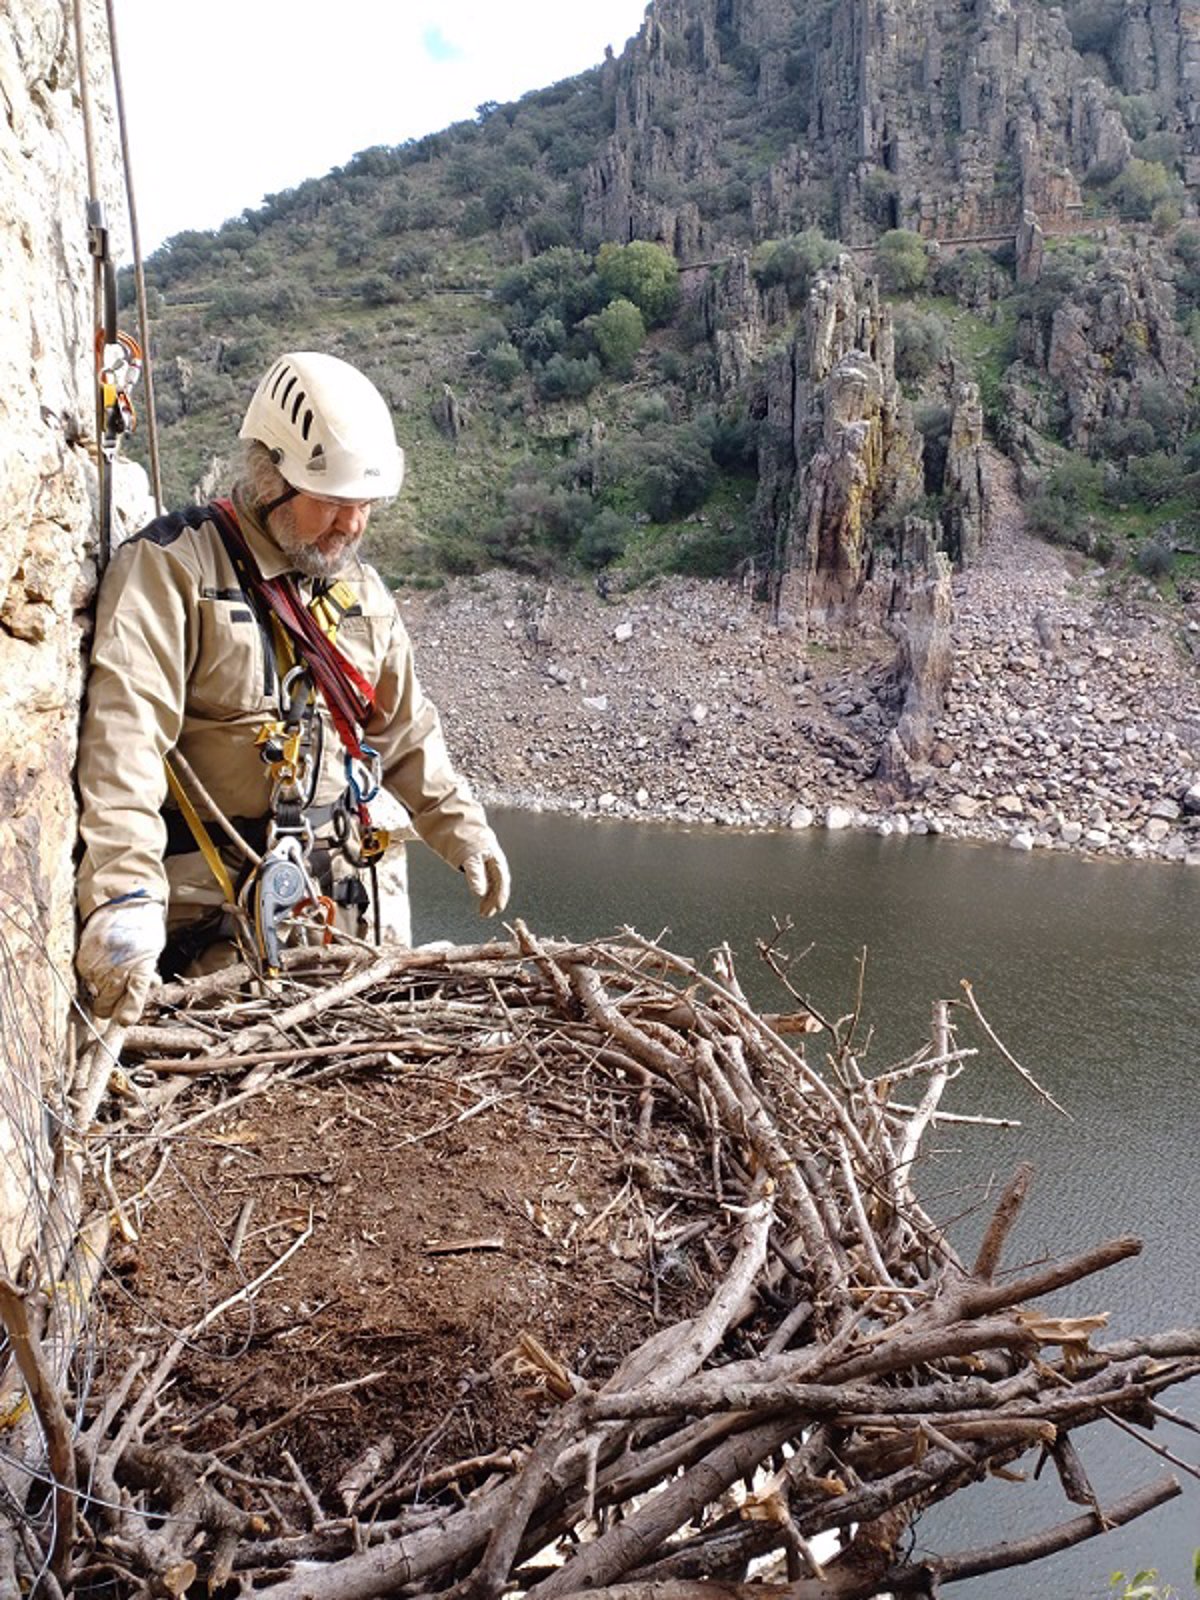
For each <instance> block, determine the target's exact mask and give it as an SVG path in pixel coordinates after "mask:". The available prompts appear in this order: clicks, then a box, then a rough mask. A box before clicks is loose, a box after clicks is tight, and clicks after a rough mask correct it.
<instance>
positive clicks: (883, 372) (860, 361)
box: [756, 256, 923, 614]
mask: <svg viewBox="0 0 1200 1600" xmlns="http://www.w3.org/2000/svg"><path fill="white" fill-rule="evenodd" d="M762 404H763V407H764V410H765V420H764V427H763V444H762V446H761V451H760V459H759V494H758V502H757V507H756V514H757V516H758V519H759V525H760V527H761V528H762V530H763V542H764V547H765V550H766V554H767V557H768V564H769V567H770V570H771V571H772V572H773V573H774V574H776V575H778V577H779V581H780V582H781V583H782V585H783V590H781V593H780V597H779V598H780V601H781V603H783V604H787V605H790V606H794V607H795V608H796V609H797V610H799V611H803V612H804V613H806V614H814V613H815V614H819V613H821V612H822V611H823V610H826V609H828V608H830V607H837V608H840V607H843V606H845V605H846V604H847V603H848V602H850V601H851V600H852V599H853V598H854V597H855V596H856V595H857V594H858V593H859V592H860V590H861V589H862V586H863V583H864V582H865V580H866V578H867V576H868V573H869V568H870V561H871V544H870V537H869V535H870V529H871V524H872V522H873V521H874V520H875V518H876V517H877V516H878V515H879V514H880V513H881V512H882V511H883V510H884V508H885V507H887V506H892V505H906V504H908V503H910V502H912V501H914V500H916V499H917V498H918V496H919V495H920V493H921V488H922V482H923V475H922V459H921V458H922V447H921V442H920V438H919V436H918V434H917V432H916V429H915V428H914V426H913V422H912V418H911V416H910V414H909V408H908V406H907V404H906V403H905V401H904V399H903V397H902V395H901V393H900V389H899V385H898V384H897V382H896V371H895V355H894V348H893V336H892V322H891V314H890V312H889V311H888V309H887V308H886V307H884V306H881V305H880V302H879V295H878V291H877V289H876V287H875V285H874V283H872V282H869V281H867V280H864V279H863V277H862V275H861V274H860V273H859V271H858V270H857V268H856V267H855V266H854V264H853V262H852V261H851V260H850V258H849V256H843V257H842V258H841V260H840V261H839V263H838V265H837V267H836V268H834V269H832V270H830V271H829V272H826V273H824V274H823V275H822V276H821V277H820V278H818V280H817V282H816V284H815V285H814V287H813V290H812V294H811V297H810V300H809V306H808V313H807V316H806V318H805V320H804V321H803V322H802V323H801V324H800V325H799V326H798V327H797V329H796V332H795V334H794V335H793V338H792V340H791V343H790V345H789V347H788V349H787V350H786V351H784V352H783V353H782V354H781V355H779V356H777V357H776V358H775V359H774V360H773V361H771V362H769V363H768V365H767V369H766V377H765V380H764V394H763V401H762ZM785 591H786V592H785Z"/></svg>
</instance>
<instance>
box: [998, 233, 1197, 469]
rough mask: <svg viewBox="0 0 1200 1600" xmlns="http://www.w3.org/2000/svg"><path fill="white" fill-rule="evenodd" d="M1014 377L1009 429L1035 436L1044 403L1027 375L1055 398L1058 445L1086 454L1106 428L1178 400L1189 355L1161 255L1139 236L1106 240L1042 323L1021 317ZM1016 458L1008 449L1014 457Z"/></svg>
mask: <svg viewBox="0 0 1200 1600" xmlns="http://www.w3.org/2000/svg"><path fill="white" fill-rule="evenodd" d="M1018 353H1019V356H1020V358H1021V367H1019V368H1017V369H1014V370H1013V372H1012V373H1010V376H1009V382H1008V392H1009V399H1010V408H1009V409H1010V418H1009V422H1010V424H1011V426H1012V427H1013V428H1019V427H1020V425H1021V424H1022V423H1028V424H1030V425H1032V426H1034V427H1039V428H1041V429H1043V430H1045V429H1046V428H1047V426H1048V423H1047V419H1046V418H1045V417H1044V416H1041V415H1039V408H1042V407H1044V406H1045V404H1046V401H1047V396H1046V393H1045V390H1044V387H1043V391H1042V392H1041V393H1040V394H1039V393H1038V384H1037V379H1036V378H1035V380H1034V382H1033V383H1032V384H1031V383H1029V382H1028V381H1027V378H1028V374H1029V371H1030V369H1032V372H1033V373H1034V374H1036V375H1039V376H1040V377H1041V379H1042V380H1043V385H1044V381H1045V380H1046V379H1049V380H1050V383H1051V385H1052V392H1053V394H1054V395H1056V396H1057V397H1059V400H1060V403H1061V406H1062V408H1063V409H1064V412H1065V416H1064V418H1063V421H1062V428H1061V431H1062V433H1063V436H1064V438H1065V441H1066V443H1068V444H1069V445H1071V446H1072V448H1074V449H1077V450H1087V449H1089V448H1091V447H1093V446H1095V445H1096V444H1098V443H1099V442H1101V437H1100V436H1099V430H1101V429H1102V427H1103V425H1104V424H1106V423H1112V422H1123V421H1128V420H1135V419H1137V418H1138V417H1141V416H1143V415H1144V414H1145V413H1146V411H1147V409H1148V408H1149V407H1150V406H1151V405H1152V404H1153V403H1154V401H1155V399H1156V397H1158V396H1160V395H1161V394H1163V393H1165V392H1168V391H1169V392H1171V393H1174V394H1178V395H1180V396H1183V395H1186V394H1187V393H1188V391H1189V390H1190V389H1191V387H1192V385H1193V384H1194V382H1195V380H1196V372H1197V361H1196V352H1195V348H1194V346H1193V345H1192V343H1191V341H1190V340H1189V339H1188V337H1187V336H1186V333H1185V332H1184V330H1183V329H1182V328H1181V327H1180V325H1179V323H1178V321H1177V319H1176V316H1175V289H1174V286H1173V284H1172V282H1171V271H1170V268H1169V266H1168V264H1167V262H1166V260H1165V259H1164V256H1163V251H1162V246H1161V245H1160V244H1159V243H1158V241H1156V240H1155V239H1153V238H1151V237H1150V236H1149V235H1143V236H1137V235H1135V236H1134V237H1133V238H1125V237H1122V236H1121V235H1120V234H1116V233H1114V234H1113V235H1112V236H1111V237H1110V238H1107V239H1106V240H1105V242H1104V248H1103V253H1102V254H1101V255H1100V256H1099V258H1098V259H1097V260H1096V261H1095V263H1094V264H1093V265H1092V266H1090V267H1089V268H1087V269H1086V270H1083V271H1081V273H1080V280H1079V282H1078V284H1077V285H1076V286H1075V288H1074V289H1073V290H1072V291H1071V292H1070V293H1069V294H1067V295H1066V296H1065V297H1064V298H1063V299H1062V300H1061V302H1060V303H1059V304H1058V305H1057V306H1056V307H1055V309H1054V311H1053V314H1052V316H1050V317H1049V318H1046V317H1044V316H1043V317H1038V316H1036V315H1030V316H1026V317H1025V318H1024V319H1023V320H1022V323H1021V327H1020V331H1019V338H1018ZM1016 453H1017V454H1018V455H1020V450H1019V448H1018V450H1017V452H1016Z"/></svg>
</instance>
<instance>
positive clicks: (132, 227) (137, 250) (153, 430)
mask: <svg viewBox="0 0 1200 1600" xmlns="http://www.w3.org/2000/svg"><path fill="white" fill-rule="evenodd" d="M104 3H105V9H106V12H107V15H108V50H109V55H110V56H111V58H112V72H113V91H114V94H115V98H116V105H117V128H118V130H119V132H120V136H121V165H122V167H123V168H124V172H125V207H126V210H127V211H128V213H129V242H130V244H131V245H132V247H133V282H134V288H135V289H136V291H137V307H138V333H139V334H140V335H141V339H142V381H143V382H144V383H145V385H146V427H147V435H148V438H149V444H150V488H151V490H152V491H153V494H154V508H155V510H156V511H157V513H158V515H159V516H160V517H161V516H162V513H163V494H162V471H161V469H160V466H159V456H158V416H157V413H156V411H155V408H154V371H153V368H152V367H151V364H150V315H149V312H148V311H147V309H146V274H145V270H144V267H143V264H142V241H141V235H140V233H139V231H138V215H137V200H136V197H135V195H134V188H133V162H132V160H131V158H130V154H129V129H128V126H127V124H126V121H125V89H124V83H123V80H122V77H121V52H120V50H119V48H118V45H117V16H116V6H115V3H114V0H104Z"/></svg>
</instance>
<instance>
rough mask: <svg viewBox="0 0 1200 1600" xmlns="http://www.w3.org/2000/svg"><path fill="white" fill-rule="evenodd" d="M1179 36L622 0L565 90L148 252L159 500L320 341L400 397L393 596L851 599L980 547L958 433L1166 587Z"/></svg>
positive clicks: (1189, 577) (1178, 502) (1045, 525)
mask: <svg viewBox="0 0 1200 1600" xmlns="http://www.w3.org/2000/svg"><path fill="white" fill-rule="evenodd" d="M1198 22H1200V18H1198V14H1197V8H1196V7H1194V6H1192V5H1190V4H1186V3H1184V0H1136V3H1133V4H1122V3H1117V0H1069V3H1068V4H1066V5H1064V6H1049V5H1045V4H1042V3H1040V0H979V3H978V4H975V5H972V6H969V7H963V6H961V5H959V4H957V3H951V0H905V3H904V4H903V5H901V4H899V3H898V0H877V3H873V4H870V5H868V4H865V3H855V4H852V5H833V4H831V3H829V0H656V3H655V4H653V5H652V6H651V7H650V8H649V11H648V13H647V18H646V22H645V25H644V26H643V28H642V30H641V32H640V34H639V35H638V37H637V38H636V39H634V40H633V41H631V43H630V44H629V46H628V47H627V49H626V50H625V52H624V53H623V54H622V56H621V57H619V58H616V57H612V56H610V57H609V59H607V60H606V61H605V62H604V63H603V64H601V65H600V66H598V67H597V68H596V69H595V70H594V71H592V72H589V73H585V74H583V75H582V76H581V77H579V78H577V79H572V80H568V81H566V82H564V83H561V84H557V85H554V86H552V87H550V88H548V89H546V90H543V91H539V92H538V93H535V94H532V95H529V96H526V97H525V98H524V99H523V100H521V101H519V102H517V103H516V104H514V105H508V106H495V105H489V106H483V107H481V108H480V110H479V115H478V117H477V118H476V119H474V120H472V121H470V122H467V123H462V124H458V125H455V126H454V127H451V128H449V129H447V130H446V131H445V132H444V133H442V134H438V135H434V136H431V137H429V138H426V139H422V140H420V141H416V142H415V143H411V144H408V145H402V146H397V147H394V148H379V149H374V150H368V151H364V152H362V153H361V154H360V155H358V156H356V157H355V158H354V159H353V160H352V161H351V162H349V163H348V164H347V165H346V166H345V167H344V168H340V169H338V170H336V171H334V172H332V173H330V174H328V175H327V176H326V177H323V178H313V179H311V180H309V181H308V182H306V183H304V184H302V185H301V186H300V187H299V188H298V189H296V190H292V191H288V192H286V193H283V194H280V195H274V196H270V197H269V198H268V200H267V202H266V203H265V204H264V205H263V206H262V207H260V208H258V209H256V210H253V211H248V212H246V213H245V214H244V215H243V216H241V217H240V218H237V219H234V220H233V221H231V222H229V223H227V224H226V225H225V227H223V228H222V229H220V230H218V231H217V232H216V233H213V234H205V233H189V234H183V235H180V236H178V237H177V238H176V239H174V240H172V241H170V243H169V244H168V245H167V246H165V247H164V248H163V249H162V250H161V251H159V252H158V254H157V255H156V256H155V257H154V258H153V260H152V261H151V263H150V274H149V275H150V281H151V284H152V285H153V287H152V290H151V299H152V301H153V310H154V314H155V330H156V331H155V339H156V345H157V350H158V357H159V393H160V396H161V405H162V414H163V422H164V433H165V442H166V457H167V462H168V490H169V495H170V497H171V498H172V499H175V500H179V499H186V498H190V497H191V496H192V494H193V491H199V492H207V491H208V490H209V489H210V488H211V487H212V486H214V485H215V484H216V483H218V482H219V481H220V480H221V476H222V470H223V469H222V466H221V457H222V454H223V452H225V451H226V450H227V448H228V444H229V440H230V438H231V436H232V434H233V432H234V431H235V429H234V424H235V422H236V419H237V417H238V414H239V411H240V409H241V407H242V406H243V404H244V402H245V398H246V396H247V394H248V393H249V391H250V389H251V388H252V386H253V383H254V381H255V379H256V377H257V375H258V373H259V371H260V370H261V368H262V367H263V366H264V365H265V364H266V362H267V361H269V359H270V358H271V356H272V354H273V353H274V352H275V351H276V350H277V349H278V348H279V347H280V346H281V345H288V344H312V343H317V344H319V345H321V346H322V347H324V348H328V349H331V350H333V351H335V352H336V353H339V354H342V355H344V356H346V357H347V358H349V359H351V360H353V361H356V362H358V363H359V364H360V365H362V366H364V367H365V368H366V369H367V370H368V371H369V372H370V373H371V374H372V376H373V377H375V378H376V380H377V381H378V382H379V383H380V386H381V387H382V388H383V390H384V392H385V393H386V394H387V395H388V397H389V399H390V400H391V401H392V403H393V405H394V406H395V407H396V409H397V412H398V413H399V415H400V419H401V427H402V431H403V433H404V435H405V442H406V444H407V445H408V447H409V450H410V457H411V461H412V466H413V470H412V475H411V480H410V487H409V488H408V489H406V492H405V495H404V496H403V497H402V499H401V500H400V502H398V503H397V505H396V506H395V507H394V508H391V509H390V510H389V511H388V512H386V513H385V514H384V515H383V516H382V517H381V518H379V519H378V523H379V535H378V543H377V547H376V549H377V555H378V557H379V559H380V561H381V563H382V565H383V566H384V568H385V570H386V571H387V572H388V573H389V574H390V575H391V576H392V577H393V578H397V579H398V578H401V577H404V576H409V577H414V578H417V579H420V580H421V581H434V580H435V579H436V578H437V577H438V575H439V574H444V573H455V572H457V573H463V572H471V571H481V570H485V569H486V568H488V567H490V566H493V565H502V566H508V567H510V568H514V569H516V570H518V571H523V572H526V573H531V574H545V573H549V572H552V571H567V572H571V571H574V572H579V571H603V572H606V574H607V581H608V582H609V584H610V586H616V587H622V586H624V587H628V586H634V585H636V584H637V583H639V582H643V581H645V580H646V579H647V578H650V577H653V576H655V575H662V574H671V573H679V574H688V575H725V574H728V573H731V572H734V571H746V570H750V569H751V568H752V569H753V572H754V576H755V584H756V592H757V593H758V594H759V595H760V596H761V597H764V598H769V599H771V600H772V601H773V602H774V603H775V604H776V605H778V604H780V603H782V601H783V598H784V596H785V595H788V596H789V597H790V598H789V603H791V604H792V605H798V604H802V605H804V606H808V607H812V606H816V607H818V608H827V607H828V606H829V605H846V604H857V603H858V602H859V600H860V598H861V596H862V594H863V591H864V586H866V587H869V586H870V584H871V583H872V582H875V581H876V580H878V584H877V587H878V586H879V584H882V586H883V588H885V589H886V588H887V586H888V585H889V584H890V582H891V578H890V576H889V574H890V573H891V572H893V571H894V570H897V569H912V570H915V569H916V568H921V569H922V570H925V569H926V568H927V557H928V556H929V555H931V554H932V553H934V552H936V551H939V550H940V551H942V552H944V553H945V554H947V555H948V556H949V557H950V558H951V559H952V560H953V561H955V562H956V563H959V564H961V563H963V562H964V561H967V562H969V561H970V560H971V559H972V558H973V556H975V555H977V554H978V550H979V538H980V531H981V527H982V522H981V514H982V499H983V497H984V495H985V494H986V484H985V483H984V481H983V479H982V478H981V476H980V474H979V471H978V460H979V457H978V449H979V446H980V444H981V442H982V440H983V438H984V437H985V436H990V437H991V438H992V439H994V440H996V441H997V442H999V444H1000V445H1001V446H1002V448H1003V449H1004V450H1005V451H1007V452H1008V453H1009V454H1010V456H1011V457H1012V458H1013V459H1014V461H1016V463H1017V464H1018V466H1019V468H1020V471H1021V488H1022V493H1023V494H1024V495H1025V496H1026V497H1027V498H1028V499H1029V500H1030V502H1031V509H1032V511H1033V515H1034V524H1035V526H1036V527H1037V528H1039V529H1040V530H1041V531H1043V532H1045V533H1047V534H1050V535H1052V536H1053V537H1056V538H1058V539H1060V540H1062V541H1063V542H1066V543H1072V544H1075V545H1077V546H1078V547H1080V548H1081V549H1083V550H1085V551H1086V552H1088V553H1089V554H1091V555H1094V556H1098V557H1100V558H1101V559H1103V560H1105V561H1106V562H1112V563H1116V564H1117V565H1118V566H1120V565H1121V564H1123V563H1136V564H1138V565H1139V566H1140V567H1141V570H1142V571H1143V573H1144V574H1145V575H1147V576H1149V577H1151V578H1152V579H1154V580H1155V581H1156V582H1158V583H1159V584H1160V585H1161V586H1162V587H1163V588H1164V590H1165V591H1166V592H1167V593H1168V594H1175V593H1180V592H1181V593H1184V594H1185V595H1186V593H1187V592H1189V589H1190V586H1192V585H1193V584H1194V582H1195V579H1194V573H1195V568H1196V562H1197V557H1196V553H1195V552H1196V547H1197V533H1196V531H1195V527H1194V521H1193V519H1194V512H1193V511H1192V502H1193V499H1194V488H1195V484H1194V483H1193V475H1194V471H1195V468H1196V466H1197V464H1200V430H1197V428H1196V422H1197V418H1196V416H1195V414H1194V413H1195V402H1194V399H1193V391H1194V387H1195V377H1196V339H1197V335H1198V331H1200V225H1198V224H1197V223H1195V222H1193V221H1192V220H1191V218H1192V216H1193V215H1194V213H1195V210H1196V206H1195V201H1194V198H1193V189H1192V184H1193V182H1194V181H1195V180H1196V179H1198V178H1200V143H1198V140H1200V131H1198V118H1197V115H1196V108H1197V93H1198V90H1200V58H1198V57H1196V55H1195V52H1194V49H1193V48H1192V45H1191V42H1190V41H1192V40H1193V38H1194V36H1195V34H1196V30H1197V26H1198ZM871 280H874V282H875V284H876V285H877V287H872V286H871ZM701 509H703V511H704V515H705V521H704V523H703V524H698V523H696V522H695V521H694V520H693V521H689V520H688V519H689V518H694V517H695V516H696V514H697V513H698V512H699V511H700V510H701ZM798 597H799V598H798ZM878 603H879V601H878V596H876V597H874V598H872V599H871V600H870V601H869V604H871V605H873V606H877V605H878Z"/></svg>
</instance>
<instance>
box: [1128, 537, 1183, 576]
mask: <svg viewBox="0 0 1200 1600" xmlns="http://www.w3.org/2000/svg"><path fill="white" fill-rule="evenodd" d="M1133 564H1134V566H1135V567H1136V568H1137V570H1138V571H1139V572H1140V573H1141V575H1142V577H1143V578H1169V577H1170V575H1171V573H1172V572H1174V570H1175V552H1174V550H1173V549H1172V548H1171V546H1170V545H1169V544H1168V543H1167V542H1166V540H1165V539H1159V538H1157V537H1155V538H1150V539H1147V540H1146V542H1145V544H1143V545H1142V547H1141V548H1140V549H1139V550H1138V553H1137V555H1136V556H1135V557H1134V561H1133Z"/></svg>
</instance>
